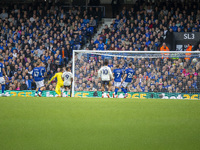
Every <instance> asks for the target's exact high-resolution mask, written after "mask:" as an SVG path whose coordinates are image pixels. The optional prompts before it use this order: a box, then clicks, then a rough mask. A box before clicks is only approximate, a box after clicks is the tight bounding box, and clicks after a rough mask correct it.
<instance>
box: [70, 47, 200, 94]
mask: <svg viewBox="0 0 200 150" xmlns="http://www.w3.org/2000/svg"><path fill="white" fill-rule="evenodd" d="M75 53H100V54H101V53H113V54H116V53H130V54H147V53H148V54H163V53H165V54H166V53H174V54H186V53H191V54H195V53H199V54H200V51H110V50H102V51H98V50H73V55H72V73H73V82H72V97H74V82H75V80H74V78H75Z"/></svg>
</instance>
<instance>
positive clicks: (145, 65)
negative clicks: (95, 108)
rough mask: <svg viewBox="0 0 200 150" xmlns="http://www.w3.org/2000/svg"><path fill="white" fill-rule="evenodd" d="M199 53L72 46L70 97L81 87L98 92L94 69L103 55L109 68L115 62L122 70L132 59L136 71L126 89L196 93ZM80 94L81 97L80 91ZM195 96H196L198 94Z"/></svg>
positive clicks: (198, 82) (112, 66) (100, 61)
mask: <svg viewBox="0 0 200 150" xmlns="http://www.w3.org/2000/svg"><path fill="white" fill-rule="evenodd" d="M199 57H200V51H190V52H188V51H109V50H106V51H97V50H74V51H73V59H72V72H73V79H74V80H73V83H72V97H74V96H75V94H76V93H77V92H78V91H79V93H81V91H85V92H94V91H97V93H100V89H99V88H100V87H99V86H100V85H101V82H100V81H99V80H97V70H98V69H100V68H99V67H100V66H102V65H103V61H104V60H105V59H108V60H109V65H110V67H111V68H112V71H113V69H115V67H116V64H119V65H120V67H121V69H122V70H123V71H124V70H125V69H126V68H127V63H128V62H132V63H133V69H134V70H135V72H136V74H135V75H134V80H133V82H132V84H131V85H130V87H129V88H128V91H129V92H132V93H146V94H147V93H148V94H149V93H151V92H153V93H158V96H157V97H162V96H161V94H160V93H166V94H165V95H167V93H172V94H171V95H173V94H175V95H177V93H179V95H181V94H182V97H183V94H185V95H188V94H189V95H191V94H196V95H198V93H199V89H198V87H199V85H200V81H198V80H199V79H200V75H199V77H198V72H199V74H200V62H199ZM197 78H198V80H197ZM139 80H140V81H139ZM134 83H137V84H134ZM97 84H98V85H97ZM112 84H113V83H112ZM144 84H145V85H144ZM181 85H182V88H181ZM113 86H114V85H113ZM161 86H162V88H164V89H162V88H161ZM112 89H114V87H113V88H112ZM112 92H113V90H112ZM98 95H99V94H98ZM76 96H77V94H76ZM81 96H82V97H84V95H81ZM97 97H98V96H97ZM129 97H130V96H129ZM131 97H134V96H131ZM150 97H151V96H150ZM186 97H187V96H186ZM196 97H198V98H200V96H199V95H198V96H196ZM187 98H188V97H187ZM190 98H191V96H190Z"/></svg>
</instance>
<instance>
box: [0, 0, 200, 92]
mask: <svg viewBox="0 0 200 150" xmlns="http://www.w3.org/2000/svg"><path fill="white" fill-rule="evenodd" d="M198 7H199V6H198V3H195V2H194V3H191V4H190V5H188V4H187V5H186V4H184V3H182V2H180V1H178V2H174V3H169V2H167V1H165V2H162V3H161V2H157V3H148V4H143V3H140V2H139V1H138V2H137V3H136V4H135V5H134V7H132V8H130V9H127V8H126V7H124V8H123V9H122V11H121V12H120V14H118V15H117V16H116V18H115V19H114V20H113V23H112V24H111V25H110V27H108V26H107V27H105V28H104V29H103V30H102V32H101V34H99V35H98V37H97V39H91V38H92V35H93V34H94V33H95V32H96V30H97V26H98V24H99V21H100V20H101V18H102V13H101V11H100V10H99V9H98V7H97V8H93V7H89V9H88V11H86V10H85V9H84V8H82V7H73V8H72V9H69V10H68V11H66V10H65V9H63V8H62V7H61V6H55V5H47V4H46V5H45V6H43V5H42V4H41V5H39V6H37V7H31V5H30V6H26V7H25V5H21V6H17V5H15V6H14V7H13V8H10V7H9V8H5V9H3V10H2V12H1V14H0V28H1V29H0V30H1V33H0V55H2V56H3V57H4V58H5V60H4V62H5V69H6V73H7V74H8V77H9V82H7V85H6V89H7V90H22V89H23V90H24V89H27V90H31V89H35V83H34V81H33V79H32V69H33V68H34V67H35V62H36V61H37V60H38V59H41V61H42V62H44V64H45V65H46V69H47V74H48V76H47V79H49V78H51V77H52V75H53V74H54V73H55V72H56V71H57V70H58V66H60V65H67V64H68V62H69V61H70V60H71V57H72V51H73V50H75V49H81V48H82V46H83V45H84V44H86V43H87V42H88V39H90V40H91V42H90V45H89V46H88V48H87V49H90V50H116V51H124V50H129V51H157V50H160V48H161V46H163V42H164V41H166V40H167V37H168V35H169V34H171V33H173V32H199V29H200V28H199V27H200V26H199V21H200V11H199V10H198V9H197V8H198ZM191 10H192V11H191ZM199 48H200V45H199ZM199 48H198V49H197V50H199ZM169 50H171V49H169ZM75 59H76V66H77V67H76V68H78V69H77V70H76V72H75V81H77V82H76V84H75V90H80V91H82V90H83V91H96V90H100V88H101V83H100V81H99V80H98V79H97V70H98V69H99V68H100V67H101V66H102V64H103V60H102V59H99V58H94V57H89V58H88V59H86V60H85V59H84V60H81V61H79V60H78V59H77V58H75ZM130 61H132V62H133V64H134V67H135V68H136V75H135V80H134V82H135V83H134V84H133V85H132V86H130V87H129V90H130V91H132V92H149V91H155V92H156V91H162V92H177V93H178V92H184V93H195V92H199V91H198V89H199V88H200V66H199V64H198V63H197V64H194V63H193V62H192V61H191V60H190V59H178V60H172V59H170V60H166V59H161V58H160V59H157V60H156V61H155V60H153V59H152V60H151V59H142V60H141V59H132V60H131V59H124V58H120V59H117V58H114V60H110V61H109V63H110V65H111V66H113V67H114V66H115V65H116V63H119V64H121V67H122V68H123V69H124V68H125V67H126V66H127V63H128V62H130ZM156 62H157V63H156ZM68 65H69V66H70V65H71V64H68ZM165 74H167V75H165ZM54 88H55V84H53V85H50V86H47V87H46V89H47V90H54ZM113 90H114V89H113Z"/></svg>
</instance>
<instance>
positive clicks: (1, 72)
mask: <svg viewBox="0 0 200 150" xmlns="http://www.w3.org/2000/svg"><path fill="white" fill-rule="evenodd" d="M4 76H5V78H7V75H6V72H5V69H4V64H3V57H0V84H1V91H2V95H1V96H6V95H5V94H4V90H5V79H4Z"/></svg>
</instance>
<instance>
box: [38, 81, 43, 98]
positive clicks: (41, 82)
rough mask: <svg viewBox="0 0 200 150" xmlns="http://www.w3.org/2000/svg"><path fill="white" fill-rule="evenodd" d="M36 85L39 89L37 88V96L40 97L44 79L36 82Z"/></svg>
mask: <svg viewBox="0 0 200 150" xmlns="http://www.w3.org/2000/svg"><path fill="white" fill-rule="evenodd" d="M38 84H39V85H38V86H39V89H38V96H39V97H42V91H43V90H44V80H42V81H39V82H38Z"/></svg>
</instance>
